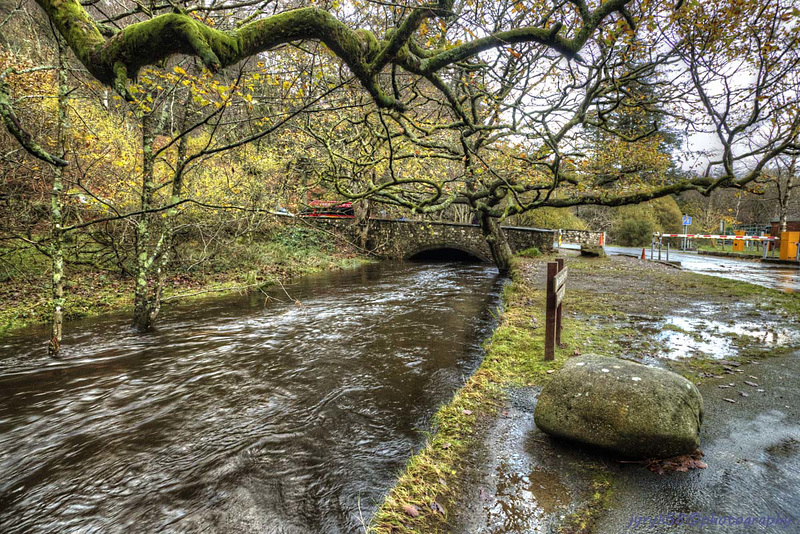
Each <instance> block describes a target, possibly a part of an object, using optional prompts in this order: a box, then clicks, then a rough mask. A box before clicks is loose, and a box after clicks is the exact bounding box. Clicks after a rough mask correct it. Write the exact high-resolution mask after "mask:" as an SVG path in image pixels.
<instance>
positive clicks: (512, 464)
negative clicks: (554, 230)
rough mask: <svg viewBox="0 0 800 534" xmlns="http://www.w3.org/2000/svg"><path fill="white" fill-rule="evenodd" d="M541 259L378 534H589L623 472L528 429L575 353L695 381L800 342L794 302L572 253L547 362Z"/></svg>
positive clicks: (439, 421)
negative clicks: (552, 379)
mask: <svg viewBox="0 0 800 534" xmlns="http://www.w3.org/2000/svg"><path fill="white" fill-rule="evenodd" d="M546 260H547V258H543V259H538V260H529V259H524V260H520V261H519V263H518V264H517V265H516V267H515V269H514V274H513V283H512V284H511V285H510V286H509V287H508V288H507V289H506V292H505V295H504V305H505V310H504V312H503V315H502V319H501V321H500V324H499V326H498V328H497V330H496V331H495V333H494V335H493V337H492V338H491V340H490V342H489V343H488V346H487V353H486V357H485V359H484V362H483V364H482V365H481V367H480V368H479V369H478V371H477V372H476V373H475V374H474V375H473V376H472V377H471V378H470V380H469V381H468V382H467V384H466V385H465V387H464V388H463V389H462V390H461V391H460V392H459V393H457V394H456V396H455V397H454V399H453V400H452V402H451V403H449V404H448V405H445V406H443V407H442V408H441V409H440V411H439V412H438V414H437V417H436V420H435V422H436V428H435V431H434V433H433V435H432V436H431V438H430V439H429V440H428V443H427V444H426V446H425V447H424V448H423V449H422V450H421V451H420V452H419V453H418V454H417V455H415V456H414V457H413V458H412V459H411V460H410V462H409V464H408V466H407V468H406V470H405V472H404V473H403V474H402V475H401V477H400V478H399V480H398V483H397V485H396V486H395V488H394V489H393V490H392V492H390V493H389V495H388V496H387V497H386V499H385V501H384V503H383V505H382V506H381V508H380V509H379V511H378V513H377V514H376V515H375V517H374V520H373V522H372V530H373V531H374V532H379V533H389V532H394V533H404V532H426V533H437V532H441V533H444V532H464V533H467V532H468V533H470V534H474V533H480V532H508V533H510V532H531V531H557V530H560V531H561V532H565V533H571V532H591V531H592V530H593V525H595V524H596V523H597V522H598V521H600V520H601V519H602V518H603V517H605V516H606V515H608V514H607V509H609V508H613V507H614V506H617V504H616V502H615V499H614V495H615V493H616V492H617V490H615V487H616V486H617V485H618V484H617V481H616V478H617V474H618V473H617V472H618V469H619V466H620V465H621V464H619V462H618V461H617V459H614V458H610V457H608V456H606V455H599V454H597V452H596V451H587V450H580V449H576V448H575V447H571V446H569V445H564V444H558V443H555V442H554V441H553V440H550V439H549V438H548V437H547V436H544V435H543V434H541V433H539V432H538V431H537V430H536V429H535V425H534V424H533V416H532V414H533V408H534V407H535V402H536V395H537V394H538V391H539V390H540V388H541V387H542V386H543V385H544V384H546V382H547V380H548V377H549V373H548V371H550V372H552V371H553V370H555V369H557V368H559V367H560V366H561V365H562V364H563V362H564V361H566V359H567V358H568V357H570V356H571V355H577V354H581V353H598V354H604V355H608V356H617V357H623V358H630V359H635V360H637V361H641V362H643V363H648V364H651V365H659V366H664V367H667V368H670V369H673V370H675V371H677V372H680V373H682V374H683V375H684V376H687V377H688V378H690V379H692V380H694V381H695V382H698V383H700V384H701V385H702V384H703V383H704V382H712V381H718V380H720V379H719V378H716V377H725V376H726V373H728V369H734V370H733V371H731V372H733V373H736V369H740V368H741V366H743V365H747V364H743V363H742V362H749V361H760V360H762V359H763V358H765V357H766V356H768V355H773V356H775V355H781V354H787V353H789V352H791V351H792V350H793V349H794V347H797V346H798V345H800V298H798V296H796V295H790V294H786V293H781V292H778V291H775V290H769V289H764V288H761V287H757V286H753V285H750V284H747V283H742V282H737V281H733V280H726V279H721V278H714V277H709V276H704V275H699V274H694V273H687V272H683V271H679V270H675V269H671V268H669V267H666V266H663V265H659V264H654V263H649V262H641V261H639V260H636V259H633V258H625V257H610V258H605V259H585V258H580V257H569V258H568V259H567V265H568V266H569V268H570V270H571V274H570V280H569V282H568V289H567V297H566V300H565V304H564V306H565V330H564V334H563V340H564V345H563V346H562V347H560V348H558V349H557V351H556V360H555V361H554V362H544V361H542V354H543V345H544V332H543V324H544V291H543V287H544V266H545V263H546ZM764 361H767V360H764ZM775 361H777V360H775ZM736 365H738V366H740V367H734V366H736ZM752 365H757V364H752ZM737 374H738V373H737ZM737 378H740V377H737ZM737 382H741V380H737ZM715 385H716V384H715ZM711 387H714V386H711ZM745 393H747V392H746V391H745ZM732 400H735V401H736V402H737V403H745V402H748V397H740V398H739V399H732ZM718 402H722V403H723V404H725V403H728V401H723V400H719V399H716V398H711V397H710V400H709V401H707V410H713V409H714V406H715V404H716V403H718ZM717 424H722V423H721V422H720V423H717ZM713 430H714V429H709V430H708V431H713ZM704 431H705V430H704ZM709 461H710V462H711V463H710V465H712V467H714V464H713V461H712V460H709ZM717 467H718V464H717ZM633 468H635V469H641V470H645V469H644V467H642V466H638V465H636V466H634V467H633ZM645 471H646V470H645ZM647 474H648V475H651V473H650V472H649V471H647ZM653 476H655V475H653Z"/></svg>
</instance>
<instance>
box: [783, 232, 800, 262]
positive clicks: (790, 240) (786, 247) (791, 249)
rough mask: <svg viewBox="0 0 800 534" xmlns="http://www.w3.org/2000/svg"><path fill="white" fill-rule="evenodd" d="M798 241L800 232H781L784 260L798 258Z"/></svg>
mask: <svg viewBox="0 0 800 534" xmlns="http://www.w3.org/2000/svg"><path fill="white" fill-rule="evenodd" d="M798 241H800V232H781V259H782V260H793V259H795V258H797V242H798Z"/></svg>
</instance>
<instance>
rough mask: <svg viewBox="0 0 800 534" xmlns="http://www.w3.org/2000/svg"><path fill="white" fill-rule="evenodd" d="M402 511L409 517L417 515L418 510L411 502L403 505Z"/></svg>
mask: <svg viewBox="0 0 800 534" xmlns="http://www.w3.org/2000/svg"><path fill="white" fill-rule="evenodd" d="M403 511H404V512H405V513H406V515H410V516H411V517H419V510H418V509H417V507H416V506H414V505H413V504H407V505H405V506H403Z"/></svg>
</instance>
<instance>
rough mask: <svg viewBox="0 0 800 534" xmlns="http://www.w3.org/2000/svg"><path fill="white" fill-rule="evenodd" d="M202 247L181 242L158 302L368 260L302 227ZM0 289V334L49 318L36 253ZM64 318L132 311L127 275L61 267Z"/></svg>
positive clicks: (42, 260)
mask: <svg viewBox="0 0 800 534" xmlns="http://www.w3.org/2000/svg"><path fill="white" fill-rule="evenodd" d="M207 245H208V244H207V243H203V242H192V241H189V242H186V243H184V244H183V245H182V251H181V257H182V258H184V259H185V261H183V262H180V263H177V264H174V265H173V268H172V269H171V271H170V272H169V273H168V275H167V283H166V286H165V289H164V297H163V300H164V302H165V303H167V304H168V303H174V302H178V301H181V302H185V301H187V300H192V299H197V298H203V297H207V296H209V295H212V294H215V295H217V294H218V295H225V294H231V293H244V292H249V291H254V290H257V288H259V287H264V286H269V285H272V284H276V283H285V282H286V281H287V280H289V279H292V278H296V277H299V276H303V275H307V274H313V273H316V272H321V271H326V270H331V269H348V268H353V267H356V266H358V265H360V264H363V263H365V262H367V261H370V260H369V259H368V258H366V257H365V256H363V255H362V254H360V253H359V251H357V250H356V249H355V248H353V247H350V246H348V245H347V243H345V242H344V241H342V240H339V239H336V238H335V237H334V236H333V235H331V234H329V233H326V232H321V231H316V230H314V229H310V228H306V227H301V226H288V225H287V226H283V227H279V228H277V229H274V230H273V231H271V232H267V233H264V234H262V235H257V236H253V235H251V236H243V237H239V238H234V239H231V241H230V242H229V243H228V245H227V246H226V247H225V250H224V252H223V253H220V254H213V253H212V254H209V253H208V251H207V250H205V249H206V248H207ZM7 263H8V266H7V267H6V272H5V276H4V279H3V280H2V284H0V301H2V302H3V307H2V309H0V337H2V336H4V335H7V334H8V333H10V332H13V331H14V330H18V329H20V328H24V327H28V326H33V325H37V324H43V323H47V322H49V321H50V320H51V319H52V305H51V301H50V287H51V278H50V277H51V274H50V265H49V259H48V258H47V257H46V256H44V255H42V254H39V253H37V252H35V251H29V252H28V253H26V254H25V255H20V254H17V255H16V256H15V257H12V258H11V259H10V261H9V260H8V258H7ZM65 270H66V276H65V288H64V291H65V296H66V307H65V312H64V320H65V321H70V320H74V319H80V318H86V317H95V316H98V315H102V314H105V313H109V312H115V311H123V312H124V311H128V310H132V309H133V286H134V282H135V280H134V277H133V276H132V275H130V274H127V273H119V272H115V271H109V270H98V269H96V268H92V267H90V266H83V265H69V264H68V265H67V266H66V269H65Z"/></svg>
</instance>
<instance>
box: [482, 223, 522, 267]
mask: <svg viewBox="0 0 800 534" xmlns="http://www.w3.org/2000/svg"><path fill="white" fill-rule="evenodd" d="M478 221H479V222H480V225H481V232H482V233H483V237H484V238H485V239H486V243H487V244H488V245H489V251H490V252H491V253H492V261H494V264H495V265H496V266H497V270H498V271H499V272H500V274H502V275H507V274H508V273H509V271H511V260H512V258H513V256H514V254H513V253H512V252H511V246H510V245H509V244H508V240H507V239H506V235H505V233H503V229H502V228H500V223H499V221H498V220H497V218H496V217H492V216H491V215H488V214H487V213H484V212H481V213H480V215H479V217H478Z"/></svg>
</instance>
